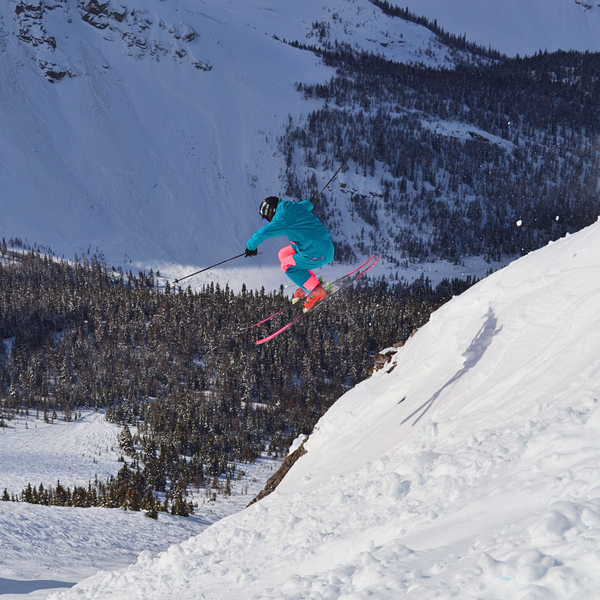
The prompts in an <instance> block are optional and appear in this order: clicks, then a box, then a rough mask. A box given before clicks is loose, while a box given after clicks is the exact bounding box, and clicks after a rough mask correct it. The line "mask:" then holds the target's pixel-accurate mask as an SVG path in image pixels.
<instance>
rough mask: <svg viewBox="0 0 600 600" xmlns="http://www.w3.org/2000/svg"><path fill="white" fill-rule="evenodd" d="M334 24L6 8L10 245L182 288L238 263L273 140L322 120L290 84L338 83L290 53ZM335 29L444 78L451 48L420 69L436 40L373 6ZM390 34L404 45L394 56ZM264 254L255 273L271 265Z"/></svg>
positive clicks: (356, 7)
mask: <svg viewBox="0 0 600 600" xmlns="http://www.w3.org/2000/svg"><path fill="white" fill-rule="evenodd" d="M331 10H332V7H331V6H330V7H323V6H322V3H319V2H316V1H314V0H311V1H310V2H302V3H286V4H285V5H282V4H281V3H279V2H275V1H274V0H270V1H267V2H266V3H265V2H239V1H237V2H229V3H222V2H201V3H196V2H190V1H189V0H170V1H169V2H163V1H160V0H150V1H144V2H142V1H141V0H128V1H127V2H125V3H118V2H114V1H110V2H96V1H95V0H85V1H84V0H77V1H76V0H37V1H36V2H23V1H22V0H10V1H9V2H6V3H2V6H0V91H1V93H0V183H1V184H2V189H3V212H2V216H1V219H0V234H1V235H2V236H3V237H6V239H7V240H8V239H9V237H19V238H21V239H27V240H28V241H29V242H30V243H34V242H35V243H38V244H41V245H42V246H44V247H46V248H51V249H52V250H53V251H54V252H55V253H57V254H59V255H60V254H65V256H67V257H69V258H70V257H72V256H73V254H74V253H75V252H77V253H79V254H82V253H84V252H85V253H88V254H99V255H100V256H101V257H102V256H103V257H105V258H106V259H107V260H108V261H109V263H112V264H115V265H118V264H121V265H124V266H125V268H130V267H133V268H135V267H137V266H143V267H148V268H149V267H150V266H153V267H154V269H155V270H156V268H157V267H160V268H161V270H162V271H163V273H164V274H165V275H169V276H170V277H172V278H174V277H175V276H176V275H178V274H181V273H183V272H189V271H190V270H193V267H194V266H196V265H206V264H207V263H211V262H217V261H219V260H222V259H223V258H225V257H226V256H224V255H227V256H230V255H232V254H234V253H237V252H238V251H239V250H240V249H243V247H244V244H245V242H246V240H247V238H248V237H249V236H250V234H251V233H252V232H253V231H254V230H255V229H256V228H257V227H258V226H260V219H258V217H257V209H256V207H257V203H258V202H259V201H260V199H262V198H263V197H264V196H265V195H267V194H272V193H278V192H280V191H281V190H280V189H279V188H280V187H281V184H280V181H279V178H280V175H281V173H282V170H283V157H282V156H281V155H280V154H279V153H278V151H277V147H276V138H277V136H279V135H281V133H282V132H283V128H284V126H285V123H286V122H287V119H288V115H289V114H293V115H295V116H298V115H300V114H301V113H302V112H303V111H305V110H307V109H309V108H310V106H311V105H313V106H314V103H306V102H304V101H303V100H302V98H301V96H300V95H299V94H298V93H297V91H296V90H295V86H294V84H295V83H296V82H297V81H303V82H309V83H310V82H322V81H326V80H327V79H328V78H329V77H330V76H331V74H332V73H333V71H332V69H329V68H325V67H324V66H323V65H322V64H320V63H319V61H318V60H317V59H315V57H314V55H312V54H311V53H310V52H306V51H301V50H299V49H295V48H292V47H290V46H289V45H288V44H285V43H284V42H282V41H281V40H282V39H291V40H295V39H300V40H309V39H311V38H312V36H314V31H313V23H312V21H322V20H324V19H327V18H331ZM367 12H368V13H369V15H368V16H367V17H365V13H367ZM338 14H339V15H340V20H339V21H338V22H339V23H340V25H339V32H338V33H339V35H342V36H345V37H347V38H348V39H350V40H352V42H353V43H355V44H358V45H360V44H365V45H366V46H368V47H377V48H379V49H380V50H381V51H384V50H385V51H386V52H388V51H389V53H390V55H391V56H393V57H394V58H397V59H405V60H415V61H416V60H422V61H426V62H428V63H431V64H438V63H446V62H447V59H446V58H445V54H444V51H443V49H441V48H438V49H436V51H435V52H434V53H433V55H432V53H431V52H430V53H428V54H427V55H426V54H425V53H424V51H425V50H426V49H427V48H428V47H429V46H431V44H432V40H433V35H432V34H431V32H430V31H428V30H427V29H425V28H423V27H419V26H416V25H414V24H410V23H404V22H402V23H400V22H397V20H396V21H394V22H393V23H391V22H390V19H389V18H388V17H385V16H384V15H382V14H381V11H379V10H376V9H375V8H374V7H373V6H372V5H371V4H370V3H368V2H367V1H366V0H360V1H359V3H358V4H355V3H354V2H352V3H349V2H340V3H339V9H338ZM371 15H374V16H371ZM342 17H343V21H342V20H341V18H342ZM342 22H343V25H342V24H341V23H342ZM389 31H392V32H395V35H396V36H398V37H400V36H401V35H405V39H404V40H403V41H402V44H396V45H394V44H392V45H388V48H384V46H382V45H381V44H380V43H379V40H383V39H384V38H386V36H389ZM276 38H279V39H276ZM419 57H421V58H419ZM264 254H265V256H261V257H259V258H258V259H257V260H256V261H254V263H253V265H252V266H251V267H250V269H251V270H252V269H256V267H257V266H258V267H259V268H260V267H261V266H262V265H263V263H264V265H265V267H266V268H267V270H268V268H269V267H270V266H271V265H272V264H274V263H273V260H274V259H273V257H272V253H271V252H265V253H264ZM266 255H268V257H267V256H266ZM264 259H266V260H264ZM183 266H187V267H188V268H185V267H183ZM236 266H237V265H236ZM240 266H241V265H240ZM178 268H180V270H179V271H178V270H177V269H178ZM247 268H248V266H247V264H244V265H243V266H241V271H236V270H234V271H229V276H230V277H233V278H234V279H236V278H237V279H241V274H242V273H243V272H244V269H247ZM258 277H259V278H262V277H263V276H262V275H261V274H259V275H258ZM277 278H278V282H279V281H281V279H282V276H281V275H280V274H278V275H277ZM251 283H252V282H251ZM273 287H274V286H273Z"/></svg>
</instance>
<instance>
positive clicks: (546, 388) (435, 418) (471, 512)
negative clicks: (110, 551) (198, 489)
mask: <svg viewBox="0 0 600 600" xmlns="http://www.w3.org/2000/svg"><path fill="white" fill-rule="evenodd" d="M598 257H600V223H597V224H595V225H593V226H591V227H589V228H587V229H585V230H583V231H582V232H580V233H578V234H576V235H573V236H568V237H566V238H564V239H562V240H560V241H558V242H556V243H554V244H551V245H549V246H547V247H546V248H543V249H542V250H539V251H537V252H535V253H532V254H530V255H528V256H526V257H523V258H522V259H520V260H518V261H516V262H515V263H513V264H511V265H510V266H508V267H506V268H505V269H503V270H502V271H500V272H498V273H495V274H494V275H492V276H490V277H488V278H487V279H486V280H484V281H482V282H481V283H479V284H478V285H477V286H475V287H473V288H471V289H470V290H469V291H467V292H466V293H464V294H462V295H461V296H460V297H458V298H455V299H454V300H453V301H451V302H449V303H448V304H446V305H445V306H443V307H442V308H441V309H440V310H438V311H437V312H436V313H435V314H434V315H433V317H432V319H431V321H430V322H429V323H428V324H427V325H426V326H424V327H423V328H422V329H421V330H420V331H419V332H418V333H417V334H416V335H415V336H414V337H413V338H411V339H410V340H409V342H408V343H407V344H406V345H405V346H404V347H403V348H401V349H399V350H398V352H397V353H396V355H395V356H394V358H393V359H392V361H391V363H389V364H388V365H386V367H384V369H382V370H381V371H379V372H377V373H375V374H374V375H373V376H372V377H371V378H370V379H369V380H366V381H364V382H362V383H361V384H359V385H358V386H356V387H355V388H354V389H353V390H351V391H350V392H348V393H347V394H346V395H344V396H343V397H342V398H341V399H340V400H339V401H338V402H337V403H336V404H335V405H334V406H333V407H332V408H331V409H330V410H329V412H328V413H327V414H326V415H325V416H324V417H323V418H322V419H321V420H320V421H319V423H318V425H317V426H316V428H315V431H314V432H313V434H312V435H311V436H310V438H309V439H308V441H307V442H306V443H305V447H306V449H307V451H308V453H307V454H306V455H305V456H303V457H302V458H301V459H300V460H299V461H298V462H297V463H296V464H295V465H294V467H293V468H292V470H291V471H290V473H289V474H288V475H287V477H286V478H285V479H284V480H283V482H282V483H281V484H280V486H279V488H278V489H277V490H276V491H275V492H274V493H273V494H271V495H270V496H268V497H267V498H265V499H264V500H262V501H261V502H260V503H258V504H256V505H254V506H252V507H250V508H248V509H246V510H244V511H242V512H240V513H238V514H235V515H232V516H231V517H229V518H227V519H224V520H222V521H220V522H219V523H217V524H215V525H213V526H212V527H210V528H208V529H207V530H206V531H205V532H203V533H202V534H201V535H199V536H198V537H196V538H192V539H190V540H188V541H186V542H184V543H183V544H181V545H180V546H176V547H172V548H170V549H169V550H168V551H167V552H166V553H163V554H161V555H158V556H157V557H155V558H152V556H151V555H150V554H145V555H144V556H142V557H140V560H139V561H138V563H137V564H136V565H135V566H133V567H131V568H129V569H126V570H123V571H120V572H116V573H112V574H109V575H105V576H102V577H95V578H91V579H89V580H87V581H84V582H81V583H80V584H79V585H77V586H75V587H74V588H73V589H72V590H70V591H68V592H63V593H58V594H54V595H52V596H51V597H52V598H54V599H56V600H58V599H60V600H67V599H72V598H79V599H83V598H109V597H110V598H113V597H114V598H116V597H125V596H127V597H128V598H144V599H147V600H151V599H153V598H157V599H158V598H160V597H164V594H165V593H166V590H167V587H166V586H167V585H168V590H169V592H170V593H173V594H175V595H176V596H177V597H178V598H181V599H183V600H185V599H187V598H205V599H208V598H210V599H213V598H214V599H216V598H222V597H223V594H226V595H227V597H228V598H234V599H238V598H239V599H249V598H252V599H253V600H258V599H260V600H266V599H271V600H274V599H277V600H299V599H309V598H310V599H311V600H315V599H317V600H322V599H323V600H324V599H327V600H330V599H344V600H350V599H352V600H357V599H363V598H365V599H366V598H372V597H376V598H381V599H388V598H389V599H392V598H394V599H395V598H399V597H407V598H417V599H419V600H428V599H432V600H433V599H436V600H437V599H440V598H444V599H445V598H461V600H462V599H473V600H475V599H490V600H491V599H493V600H514V599H517V600H545V599H547V598H556V599H560V600H563V599H573V600H582V599H584V600H592V599H593V598H596V597H598V592H599V591H600V437H599V436H598V432H599V430H600V402H599V400H600V393H599V390H600V369H599V367H600V359H599V358H598V357H599V356H600V351H599V350H600V322H599V321H600V317H599V316H598V315H597V307H598V306H600V279H599V278H598V276H597V273H598ZM167 582H168V584H167Z"/></svg>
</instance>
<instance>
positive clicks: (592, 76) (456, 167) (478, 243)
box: [279, 0, 600, 266]
mask: <svg viewBox="0 0 600 600" xmlns="http://www.w3.org/2000/svg"><path fill="white" fill-rule="evenodd" d="M372 1H373V3H374V4H376V5H378V6H380V7H381V8H382V9H383V10H385V11H387V12H388V13H389V14H392V15H394V16H397V17H399V18H400V17H402V18H409V17H411V15H410V13H408V12H407V11H403V10H401V9H396V8H392V7H390V5H389V4H388V3H387V2H379V1H375V0H372ZM412 17H413V20H414V19H416V17H414V15H412ZM419 22H420V21H419ZM421 24H424V25H427V26H429V27H430V28H431V29H432V30H433V31H434V32H436V33H437V34H438V35H439V36H441V37H439V38H438V39H439V40H440V43H441V40H443V41H444V42H445V44H446V45H447V47H448V53H449V54H451V55H452V56H453V57H454V59H455V60H456V61H457V65H458V66H457V67H456V68H454V69H444V68H429V67H424V66H422V65H416V64H402V63H397V62H393V61H390V60H388V59H386V58H384V57H383V56H380V55H376V54H372V53H367V52H363V51H358V50H357V49H355V48H353V47H352V46H350V45H348V44H345V43H338V42H337V41H336V42H333V43H332V42H329V41H328V28H327V24H326V23H314V24H313V27H314V29H315V32H316V33H315V35H316V36H317V37H318V38H319V41H320V46H318V47H317V46H302V47H303V48H305V49H308V50H311V51H312V52H314V53H315V54H316V55H318V56H319V57H321V58H322V60H323V61H324V62H325V63H326V64H328V65H330V66H333V67H335V69H336V74H335V76H333V77H332V78H331V80H330V81H329V82H328V83H326V84H303V83H302V82H298V84H297V89H298V90H299V92H300V93H302V94H303V95H304V97H305V98H306V99H313V100H314V99H316V100H319V101H320V108H316V109H314V110H312V111H311V112H310V113H309V114H308V116H307V117H305V118H302V119H300V120H299V121H298V120H294V119H292V118H290V120H289V123H288V126H287V131H286V133H285V135H284V136H282V137H281V139H280V140H279V144H280V150H281V152H282V153H283V154H284V155H285V157H286V164H287V170H286V186H287V187H286V194H287V195H288V196H291V197H294V198H307V197H310V196H312V195H313V194H315V193H316V192H317V189H318V183H317V177H316V175H317V174H318V173H320V172H322V171H323V170H327V169H329V170H333V169H334V167H335V165H336V164H339V163H340V162H342V161H343V160H344V158H345V157H346V156H348V155H349V154H350V153H352V152H354V153H353V161H352V163H351V166H350V169H351V170H352V173H353V175H354V177H355V179H356V178H362V181H363V187H362V189H358V187H357V188H355V189H352V186H347V185H346V184H345V183H341V181H340V183H339V185H337V186H331V189H330V190H328V193H326V194H324V195H323V197H322V198H321V199H320V200H319V203H318V205H317V207H316V209H315V212H316V213H317V214H318V215H319V217H320V218H321V219H322V220H323V221H324V222H325V223H326V224H327V226H328V227H329V229H330V231H331V232H332V235H333V237H334V239H335V241H336V244H337V247H338V250H339V252H338V257H342V256H343V257H344V258H348V259H353V258H355V257H356V253H355V250H356V249H357V248H358V249H360V251H361V252H363V253H372V252H383V255H384V257H385V258H386V259H387V260H388V261H390V262H392V263H394V262H395V263H396V264H397V265H398V266H406V264H408V263H410V262H414V261H416V262H422V261H428V260H434V259H438V258H442V259H446V260H450V261H453V262H455V263H457V264H459V263H460V262H461V260H463V258H464V257H465V256H474V255H479V256H484V257H486V258H487V259H489V260H498V259H501V258H502V257H517V256H520V255H523V254H526V253H528V252H530V251H532V250H535V249H537V248H540V247H541V246H543V245H545V244H547V243H548V242H549V241H551V240H556V239H558V238H559V237H562V236H564V235H565V234H566V233H573V232H575V231H578V230H580V229H581V228H583V227H585V226H587V225H590V224H591V223H593V222H594V221H595V220H596V218H597V215H598V214H599V212H600V195H599V189H598V178H599V176H600V168H599V165H600V147H599V145H598V139H599V138H598V135H599V133H600V78H599V76H598V72H599V70H600V55H599V54H597V53H581V52H575V51H572V52H562V51H561V52H555V53H548V52H543V53H538V54H536V55H534V56H532V57H527V58H519V57H518V56H517V57H515V58H507V57H503V56H501V55H499V54H498V53H497V52H493V51H491V50H489V51H488V50H486V49H484V48H478V47H477V46H474V45H473V44H468V43H467V42H466V41H465V40H462V39H461V38H456V37H453V36H448V35H445V34H444V32H443V30H439V28H436V26H435V25H434V24H431V23H428V22H427V21H426V20H425V21H424V22H423V23H421ZM293 45H298V44H293ZM354 149H356V150H354ZM350 223H353V229H352V228H349V224H350Z"/></svg>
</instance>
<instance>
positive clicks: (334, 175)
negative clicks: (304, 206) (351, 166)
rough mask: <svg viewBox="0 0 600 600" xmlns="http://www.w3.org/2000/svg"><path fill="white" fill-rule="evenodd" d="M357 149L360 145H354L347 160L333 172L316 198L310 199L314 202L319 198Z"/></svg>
mask: <svg viewBox="0 0 600 600" xmlns="http://www.w3.org/2000/svg"><path fill="white" fill-rule="evenodd" d="M357 150H358V146H354V149H353V150H352V152H350V154H348V156H347V157H346V160H345V161H344V162H343V163H342V164H341V165H340V168H339V169H338V170H337V171H336V172H335V173H334V174H333V176H332V178H331V179H330V180H329V181H328V182H327V183H326V184H325V185H324V186H323V189H322V190H321V191H320V192H319V193H318V194H317V195H316V196H315V197H314V198H311V200H310V201H311V202H312V203H313V204H314V203H315V202H316V201H317V200H318V199H319V197H320V196H321V194H322V193H323V192H324V191H325V190H326V189H327V186H328V185H329V184H330V183H331V182H332V181H333V180H334V179H335V178H336V176H337V174H338V173H339V172H340V171H341V170H342V169H343V168H344V167H345V166H346V163H347V162H348V161H349V160H350V159H351V158H352V155H353V154H354V153H355V152H356V151H357Z"/></svg>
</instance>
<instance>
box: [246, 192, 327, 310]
mask: <svg viewBox="0 0 600 600" xmlns="http://www.w3.org/2000/svg"><path fill="white" fill-rule="evenodd" d="M312 210H313V203H312V202H310V201H308V200H303V201H302V202H291V201H289V200H281V199H280V198H278V197H277V196H269V197H268V198H265V199H264V200H263V201H262V203H261V205H260V209H259V212H260V216H261V217H262V218H263V220H264V221H266V222H267V224H266V225H265V226H264V227H261V228H260V229H259V230H258V231H256V232H255V233H254V235H252V237H251V238H250V239H249V240H248V242H247V243H246V253H245V256H256V255H257V254H258V249H257V248H258V246H259V245H260V244H262V242H264V241H265V240H266V239H268V238H271V237H278V236H280V235H286V236H287V237H288V239H289V240H290V245H289V246H286V247H285V248H282V249H281V250H280V251H279V261H280V262H281V268H282V270H283V272H284V273H285V274H286V275H287V276H288V277H289V278H290V279H291V280H292V281H293V282H294V283H295V284H296V285H298V286H299V287H298V289H297V290H296V291H295V293H294V298H295V299H296V300H304V310H308V309H310V308H312V307H313V306H314V305H315V304H316V303H317V302H319V300H322V299H323V298H325V297H326V296H327V292H326V291H325V289H324V288H323V286H322V285H321V284H320V283H319V280H318V279H317V277H316V275H315V274H314V273H313V271H312V270H311V269H314V268H317V267H322V266H323V265H326V264H327V263H330V262H331V261H332V260H333V255H334V250H335V249H334V246H333V242H332V241H331V235H330V234H329V231H327V229H326V228H325V226H324V225H323V223H321V221H319V219H318V218H317V217H316V216H315V215H314V214H313V212H312Z"/></svg>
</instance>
